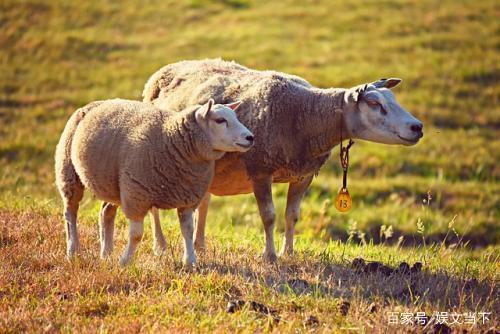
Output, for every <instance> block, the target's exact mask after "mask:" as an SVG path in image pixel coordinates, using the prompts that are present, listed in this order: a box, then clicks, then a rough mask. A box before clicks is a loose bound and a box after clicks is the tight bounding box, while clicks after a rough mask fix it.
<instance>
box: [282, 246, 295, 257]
mask: <svg viewBox="0 0 500 334" xmlns="http://www.w3.org/2000/svg"><path fill="white" fill-rule="evenodd" d="M291 256H293V249H289V248H286V249H282V250H281V252H280V257H291Z"/></svg>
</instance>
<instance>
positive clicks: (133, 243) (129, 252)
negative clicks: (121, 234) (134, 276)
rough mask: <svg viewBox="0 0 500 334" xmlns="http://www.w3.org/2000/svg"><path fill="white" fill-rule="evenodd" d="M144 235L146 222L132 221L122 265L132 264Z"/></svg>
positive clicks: (121, 258) (121, 260) (121, 259)
mask: <svg viewBox="0 0 500 334" xmlns="http://www.w3.org/2000/svg"><path fill="white" fill-rule="evenodd" d="M143 234H144V222H143V219H141V220H132V219H130V223H129V237H128V243H127V247H126V248H125V251H124V252H123V254H122V256H121V257H120V265H121V266H122V267H123V266H126V265H128V264H129V263H130V261H131V260H132V258H133V257H134V254H135V250H136V249H137V246H138V245H139V243H140V242H141V240H142V235H143Z"/></svg>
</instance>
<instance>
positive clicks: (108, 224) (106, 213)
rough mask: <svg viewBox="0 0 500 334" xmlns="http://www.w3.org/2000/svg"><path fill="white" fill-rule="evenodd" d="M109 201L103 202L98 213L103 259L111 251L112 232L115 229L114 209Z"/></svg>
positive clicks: (114, 206)
mask: <svg viewBox="0 0 500 334" xmlns="http://www.w3.org/2000/svg"><path fill="white" fill-rule="evenodd" d="M117 208H118V207H117V206H116V205H113V204H111V203H107V202H103V203H102V205H101V212H100V213H99V235H100V239H101V258H102V259H104V258H106V257H108V256H110V255H111V253H112V252H113V233H114V229H115V217H116V209H117Z"/></svg>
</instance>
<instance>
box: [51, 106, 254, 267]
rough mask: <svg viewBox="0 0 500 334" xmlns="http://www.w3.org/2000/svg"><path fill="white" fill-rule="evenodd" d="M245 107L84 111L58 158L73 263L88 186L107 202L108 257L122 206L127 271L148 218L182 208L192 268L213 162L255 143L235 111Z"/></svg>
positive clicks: (104, 240)
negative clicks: (196, 219) (196, 221)
mask: <svg viewBox="0 0 500 334" xmlns="http://www.w3.org/2000/svg"><path fill="white" fill-rule="evenodd" d="M239 104H240V102H235V103H232V104H228V105H219V104H217V105H214V102H213V100H209V101H208V103H207V104H205V105H203V106H191V107H188V108H186V109H185V110H183V111H181V112H178V113H171V112H168V111H166V110H162V109H159V108H157V107H155V106H153V105H152V104H149V103H144V102H139V101H129V100H121V99H114V100H107V101H97V102H92V103H90V104H88V105H86V106H84V107H83V108H80V109H78V110H77V111H76V112H75V113H74V114H73V115H72V116H71V118H70V119H69V121H68V123H67V125H66V127H65V129H64V131H63V133H62V136H61V139H60V141H59V144H58V145H57V148H56V156H55V173H56V184H57V187H58V189H59V191H60V194H61V197H62V199H63V202H64V217H65V221H66V236H67V255H68V257H70V258H71V257H73V256H74V255H75V253H76V252H78V251H79V249H80V245H79V240H78V233H77V226H76V220H77V219H76V218H77V211H78V207H79V202H80V201H81V199H82V197H83V191H84V188H88V189H90V190H91V191H92V192H93V193H94V194H95V195H96V197H98V198H99V199H101V200H104V201H105V202H104V204H103V206H102V210H101V216H100V230H101V233H100V237H101V256H102V257H106V256H109V255H110V254H111V252H112V247H113V246H112V242H113V225H114V217H115V214H116V210H117V207H118V206H121V207H122V210H123V212H124V214H125V216H126V217H127V218H128V219H129V221H130V226H129V240H128V244H127V247H126V249H125V251H124V253H123V255H122V256H121V258H120V263H121V264H122V265H126V264H128V263H129V262H130V261H131V259H132V258H133V256H134V253H135V250H136V248H137V246H138V244H139V242H140V240H141V238H142V235H143V220H144V217H145V215H146V214H147V212H148V211H149V210H150V209H151V208H153V207H154V208H161V209H173V208H176V209H177V213H178V217H179V221H180V225H181V231H182V235H183V237H184V256H183V262H184V264H185V265H193V264H194V263H195V254H194V248H193V220H192V212H193V210H194V209H195V208H196V207H197V206H198V205H199V204H200V201H201V199H202V197H203V196H204V194H205V193H206V192H207V190H208V186H209V185H210V183H211V180H212V177H213V167H214V161H215V160H216V159H219V158H221V157H222V156H223V155H224V154H225V152H245V151H247V150H248V149H249V148H250V147H251V146H252V145H253V134H252V133H251V132H250V131H249V130H248V129H247V128H246V127H245V126H243V125H242V124H241V123H240V122H239V121H238V119H237V118H236V114H235V113H234V111H233V110H235V109H236V108H237V107H238V106H239ZM160 233H161V231H160Z"/></svg>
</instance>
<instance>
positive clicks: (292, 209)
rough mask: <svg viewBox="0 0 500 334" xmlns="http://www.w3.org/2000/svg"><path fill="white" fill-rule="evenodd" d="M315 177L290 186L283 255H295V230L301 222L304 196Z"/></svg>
mask: <svg viewBox="0 0 500 334" xmlns="http://www.w3.org/2000/svg"><path fill="white" fill-rule="evenodd" d="M312 179H313V176H312V175H310V176H307V177H305V178H304V179H302V180H300V181H298V182H291V183H290V185H289V186H288V195H287V200H286V211H285V237H284V243H283V248H282V250H281V255H282V256H283V255H292V254H293V235H294V230H295V225H296V224H297V221H298V220H299V216H300V203H301V202H302V199H303V198H304V194H305V193H306V191H307V189H309V185H310V184H311V181H312Z"/></svg>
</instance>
